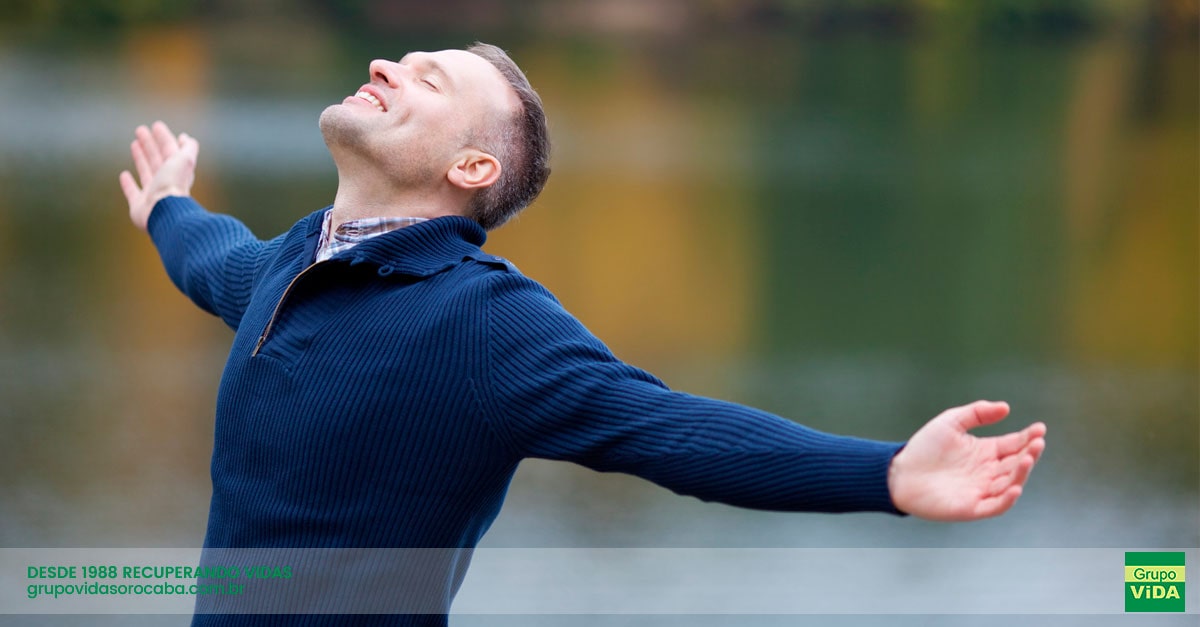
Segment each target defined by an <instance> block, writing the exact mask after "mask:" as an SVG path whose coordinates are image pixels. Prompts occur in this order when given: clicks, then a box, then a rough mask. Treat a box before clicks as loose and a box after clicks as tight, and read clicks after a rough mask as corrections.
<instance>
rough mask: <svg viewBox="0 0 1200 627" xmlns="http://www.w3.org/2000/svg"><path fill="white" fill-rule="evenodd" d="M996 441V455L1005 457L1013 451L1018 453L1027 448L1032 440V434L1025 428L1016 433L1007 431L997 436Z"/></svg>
mask: <svg viewBox="0 0 1200 627" xmlns="http://www.w3.org/2000/svg"><path fill="white" fill-rule="evenodd" d="M995 442H996V457H998V458H1001V459H1003V458H1005V457H1008V456H1009V455H1012V454H1013V453H1018V452H1020V451H1021V449H1023V448H1025V446H1026V445H1027V444H1029V442H1030V435H1029V434H1028V433H1027V432H1025V431H1024V430H1021V431H1018V432H1016V433H1007V434H1005V435H998V436H996V438H995Z"/></svg>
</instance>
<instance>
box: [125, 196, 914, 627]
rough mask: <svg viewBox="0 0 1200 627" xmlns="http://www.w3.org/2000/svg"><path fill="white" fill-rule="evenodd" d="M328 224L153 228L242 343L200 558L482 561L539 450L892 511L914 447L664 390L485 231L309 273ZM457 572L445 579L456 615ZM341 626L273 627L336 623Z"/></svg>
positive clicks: (440, 226) (390, 248)
mask: <svg viewBox="0 0 1200 627" xmlns="http://www.w3.org/2000/svg"><path fill="white" fill-rule="evenodd" d="M322 215H323V210H321V211H317V212H314V213H312V214H310V215H309V216H307V217H306V218H304V219H302V220H300V221H299V222H298V223H296V225H295V226H293V227H292V228H291V229H290V230H289V231H288V232H286V233H284V234H283V235H280V236H278V237H276V238H274V239H272V240H270V241H261V240H259V239H258V238H256V237H255V236H254V235H253V234H252V233H251V232H250V230H249V229H247V228H246V227H245V226H244V225H243V224H242V223H241V222H239V221H238V220H236V219H234V218H232V217H230V216H225V215H218V214H213V213H210V212H208V211H206V210H205V209H204V208H203V207H201V206H200V205H198V204H197V203H195V202H194V201H193V200H192V199H190V198H184V197H168V198H166V199H163V200H162V201H160V202H159V203H158V204H157V205H156V206H155V208H154V210H153V212H152V213H151V215H150V220H149V226H148V229H149V232H150V235H151V237H152V239H153V241H154V244H155V245H156V247H157V248H158V250H159V253H160V255H161V257H162V261H163V264H164V266H165V268H166V271H167V274H168V275H169V276H170V278H171V280H172V281H173V282H174V284H175V285H176V286H177V287H178V288H179V289H180V290H181V291H182V292H183V293H184V294H186V295H187V296H188V297H189V298H191V300H192V301H193V302H195V303H196V305H198V306H199V307H200V308H202V309H203V310H205V311H207V312H210V313H212V314H214V315H217V316H220V318H221V319H222V320H224V321H225V323H226V324H228V325H229V326H230V327H231V328H233V329H234V331H235V332H236V334H235V337H234V340H233V346H232V349H231V351H230V353H229V360H228V362H227V364H226V366H225V370H224V374H223V375H222V378H221V383H220V389H219V392H218V396H217V406H216V424H215V438H214V439H215V442H214V448H213V457H212V483H213V495H212V503H211V508H210V513H209V520H208V528H207V533H206V536H205V540H204V546H205V547H206V550H208V549H209V548H214V549H215V548H218V547H303V548H308V547H325V548H349V547H370V548H374V547H428V548H447V549H455V550H459V551H463V552H464V553H465V554H466V555H468V556H469V551H470V549H471V548H473V547H474V546H475V545H476V544H477V543H478V542H479V540H480V537H481V536H482V535H483V534H484V532H485V531H486V530H487V529H488V527H489V525H490V524H491V523H492V521H493V520H494V519H495V517H496V515H497V513H498V512H499V511H500V506H501V504H502V502H503V500H504V495H505V491H506V490H507V488H508V484H509V482H510V480H511V478H512V476H513V473H514V471H515V470H516V468H517V464H518V463H519V462H520V461H521V459H523V458H526V457H536V458H544V459H553V460H563V461H571V462H575V463H578V464H582V465H584V466H586V467H588V468H592V469H595V470H598V471H604V472H609V471H617V472H624V473H629V474H633V475H636V476H639V477H643V478H645V479H648V480H650V481H653V482H655V483H657V484H659V485H662V486H664V487H666V488H669V489H671V490H673V491H675V492H677V493H679V494H684V495H691V496H694V497H697V498H699V499H702V500H706V501H718V502H722V503H728V504H731V505H736V506H741V507H748V508H757V509H770V510H788V511H817V512H847V511H882V512H892V513H896V510H895V509H894V506H893V504H892V502H891V499H890V496H889V494H888V489H887V470H888V466H889V464H890V461H891V459H892V457H893V455H895V453H896V452H897V451H898V450H899V448H900V447H901V444H899V443H884V442H875V441H871V440H863V439H858V438H851V437H843V436H836V435H830V434H826V433H822V432H819V431H815V430H813V429H809V428H806V427H803V426H801V425H799V424H797V423H794V422H792V421H790V420H786V419H784V418H780V417H777V416H774V415H772V414H769V413H766V412H763V411H760V410H757V409H753V408H750V407H745V406H742V405H737V404H734V403H729V402H724V401H720V400H714V399H709V398H703V397H699V396H693V395H690V394H685V393H681V392H676V391H672V390H670V389H668V388H667V386H666V385H664V384H663V383H662V382H661V381H659V380H658V379H657V378H655V377H654V376H652V375H650V374H648V373H646V372H645V371H643V370H640V369H638V368H635V367H633V366H630V365H628V364H625V363H623V362H622V361H620V360H619V359H617V358H616V357H614V356H613V354H612V353H611V352H610V351H609V350H608V348H607V347H605V345H604V344H603V343H602V342H600V341H599V340H598V339H597V338H596V337H594V336H593V335H592V334H591V333H590V332H589V331H588V330H587V329H586V328H585V327H584V326H583V325H582V324H581V323H580V322H579V321H578V320H576V319H575V318H574V317H573V316H571V315H570V314H569V313H567V311H565V310H564V308H563V307H562V306H561V305H560V304H559V303H558V301H557V300H556V299H555V298H554V297H553V296H552V295H551V294H550V293H549V292H548V291H547V290H546V289H545V288H543V287H542V286H541V285H539V284H538V283H537V282H535V281H533V280H531V279H529V278H527V277H525V276H524V275H522V274H521V273H520V272H519V271H518V270H517V269H516V268H515V267H514V266H513V265H512V264H511V263H509V262H507V261H506V260H504V259H501V258H499V257H495V256H492V255H489V254H486V253H485V252H483V251H482V250H481V249H480V246H481V245H482V244H483V243H484V240H485V239H486V235H485V232H484V231H483V229H482V228H480V227H479V226H478V225H477V224H476V223H475V222H474V221H472V220H469V219H467V218H463V217H457V216H449V217H442V218H437V219H434V220H431V221H428V222H424V223H421V224H417V225H415V226H410V227H407V228H403V229H399V230H397V231H393V232H390V233H386V234H384V235H381V236H378V237H376V238H373V239H371V240H369V241H366V242H363V243H361V244H358V245H357V246H355V247H354V248H352V249H351V250H348V251H345V252H343V253H340V254H338V255H336V256H335V257H333V258H332V259H330V260H328V261H323V262H320V263H317V264H315V265H313V264H311V259H312V258H313V251H314V248H315V246H316V243H317V239H318V236H319V234H320V230H321V217H322ZM465 563H466V560H465V559H464V560H463V561H462V565H461V567H451V568H447V569H443V570H439V571H438V575H437V576H438V577H443V578H446V579H447V580H446V581H445V582H443V585H442V586H441V587H442V589H443V590H444V591H445V593H444V596H445V598H444V599H443V602H444V609H447V610H448V608H449V603H450V601H451V600H452V598H453V595H454V593H455V592H456V591H457V589H458V585H459V583H460V582H461V580H462V576H463V574H464V573H463V571H464V570H465ZM250 618H251V619H253V620H251V621H249V622H251V623H253V624H264V621H263V618H264V617H261V616H260V617H250ZM375 618H376V620H380V619H381V617H375ZM330 620H331V617H328V616H326V617H308V618H303V617H286V618H285V619H283V621H282V622H281V623H279V624H289V625H291V624H306V625H307V624H340V623H330V622H329V621H330ZM388 620H390V621H391V622H387V621H385V622H383V623H379V624H397V625H399V624H445V623H446V618H445V616H444V614H442V615H438V614H434V615H429V616H424V617H407V618H406V617H394V618H390V619H388ZM196 621H197V622H196V624H205V625H208V624H214V625H215V624H221V625H224V624H234V622H235V621H234V620H233V619H232V618H230V617H215V616H208V617H204V616H200V615H197V617H196ZM306 621H307V622H306ZM361 622H362V621H355V622H354V624H361ZM239 624H240V623H239ZM347 624H349V623H347Z"/></svg>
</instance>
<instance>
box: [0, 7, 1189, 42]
mask: <svg viewBox="0 0 1200 627" xmlns="http://www.w3.org/2000/svg"><path fill="white" fill-rule="evenodd" d="M284 12H286V13H287V14H289V16H291V17H295V16H297V15H301V14H307V15H309V16H311V17H312V18H314V19H319V20H321V21H322V22H328V23H332V24H333V25H336V26H339V27H342V28H348V29H365V30H368V31H371V32H375V33H400V32H405V33H412V32H415V31H422V30H428V29H437V30H441V31H443V32H456V31H458V32H463V31H470V32H485V33H486V32H488V31H492V30H497V29H504V30H506V31H508V32H512V31H514V30H520V29H523V28H524V29H531V30H536V31H539V32H551V33H553V32H560V33H561V32H566V33H577V32H590V31H598V32H606V33H611V32H613V31H617V32H622V31H625V32H634V33H645V32H648V31H649V32H656V33H659V32H666V31H673V32H680V31H682V30H685V29H683V28H681V27H685V26H686V27H687V28H686V31H687V32H689V33H692V34H698V33H707V32H711V31H714V30H722V31H727V30H745V29H755V30H762V29H766V30H790V31H794V30H800V31H803V32H808V33H815V34H836V33H842V32H857V31H867V32H872V33H894V34H903V33H906V32H909V31H912V30H914V29H920V28H926V27H937V26H939V25H942V26H946V27H949V28H955V29H959V28H963V27H967V28H970V29H975V30H977V31H979V32H981V33H983V34H990V35H1008V36H1011V35H1048V36H1072V35H1077V34H1081V33H1088V32H1093V31H1096V30H1102V29H1109V28H1121V29H1132V30H1135V31H1146V30H1152V31H1155V32H1166V33H1171V34H1182V35H1185V36H1190V37H1195V36H1196V34H1197V31H1198V30H1200V27H1198V22H1200V10H1198V9H1197V3H1196V2H1195V1H1194V0H1143V1H1141V2H1130V1H1126V0H963V1H961V2H957V1H951V0H695V1H690V2H689V1H685V0H526V1H523V2H514V1H508V0H442V1H440V2H436V3H432V2H425V1H424V0H410V1H404V0H303V1H301V2H282V1H281V0H258V1H256V2H251V3H241V2H233V1H230V0H6V1H5V2H4V3H0V22H3V23H5V24H7V25H10V26H13V25H16V26H40V27H60V28H61V27H71V28H78V29H89V28H92V29H105V28H111V27H114V26H134V25H141V24H154V23H163V22H173V21H183V20H196V19H205V20H218V21H219V20H226V19H237V18H244V17H248V16H257V17H260V18H264V17H272V16H278V15H281V14H282V13H284Z"/></svg>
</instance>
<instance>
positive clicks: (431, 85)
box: [421, 78, 441, 91]
mask: <svg viewBox="0 0 1200 627" xmlns="http://www.w3.org/2000/svg"><path fill="white" fill-rule="evenodd" d="M421 82H422V83H425V85H426V86H428V87H429V88H430V89H432V90H433V91H441V89H438V86H437V83H435V82H433V81H431V80H429V79H427V78H425V79H421Z"/></svg>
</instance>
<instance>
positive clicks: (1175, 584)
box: [1125, 551, 1184, 612]
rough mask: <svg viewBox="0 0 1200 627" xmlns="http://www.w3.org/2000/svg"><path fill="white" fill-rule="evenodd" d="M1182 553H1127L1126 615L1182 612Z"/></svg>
mask: <svg viewBox="0 0 1200 627" xmlns="http://www.w3.org/2000/svg"><path fill="white" fill-rule="evenodd" d="M1183 597H1184V564H1183V552H1182V551H1179V552H1162V553H1136V552H1129V551H1127V552H1126V553H1125V611H1126V612H1182V611H1184V609H1183Z"/></svg>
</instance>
